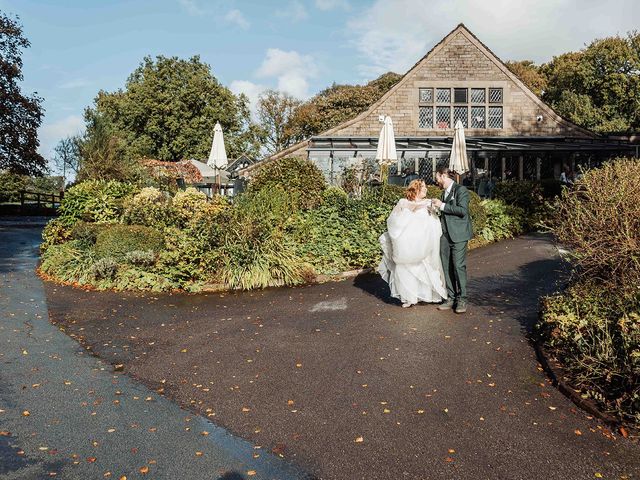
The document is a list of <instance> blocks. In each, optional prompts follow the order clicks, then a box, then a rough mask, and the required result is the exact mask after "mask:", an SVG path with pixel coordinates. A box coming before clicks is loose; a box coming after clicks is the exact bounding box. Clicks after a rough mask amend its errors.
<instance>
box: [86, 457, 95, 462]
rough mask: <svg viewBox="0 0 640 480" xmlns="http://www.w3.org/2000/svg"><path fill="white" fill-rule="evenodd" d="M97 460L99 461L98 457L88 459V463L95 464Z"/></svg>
mask: <svg viewBox="0 0 640 480" xmlns="http://www.w3.org/2000/svg"><path fill="white" fill-rule="evenodd" d="M96 460H97V458H96V457H88V458H87V462H89V463H94V462H95V461H96Z"/></svg>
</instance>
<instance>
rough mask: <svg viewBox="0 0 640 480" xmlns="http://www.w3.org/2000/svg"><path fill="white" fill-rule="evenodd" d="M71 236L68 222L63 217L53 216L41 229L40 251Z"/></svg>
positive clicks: (42, 251)
mask: <svg viewBox="0 0 640 480" xmlns="http://www.w3.org/2000/svg"><path fill="white" fill-rule="evenodd" d="M70 238H71V229H70V226H69V222H68V221H65V219H64V218H54V219H53V220H51V221H50V222H49V223H47V224H46V225H45V227H44V230H42V243H41V244H40V253H44V252H45V251H46V250H47V249H48V248H49V247H50V246H51V245H59V244H61V243H64V242H66V241H67V240H69V239H70Z"/></svg>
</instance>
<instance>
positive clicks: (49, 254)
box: [40, 240, 96, 285]
mask: <svg viewBox="0 0 640 480" xmlns="http://www.w3.org/2000/svg"><path fill="white" fill-rule="evenodd" d="M95 260H96V259H95V256H94V255H93V254H92V252H91V251H90V250H89V251H87V250H86V249H85V248H84V246H83V245H80V244H78V242H76V241H75V240H72V241H68V242H65V243H62V244H59V245H50V246H49V247H48V248H47V249H46V250H45V251H44V253H43V254H42V264H41V265H40V269H41V270H42V271H43V272H44V273H46V274H47V275H51V276H53V277H55V278H57V279H58V280H62V281H63V282H76V283H79V284H80V285H84V284H91V283H92V281H93V271H92V268H93V264H94V263H95Z"/></svg>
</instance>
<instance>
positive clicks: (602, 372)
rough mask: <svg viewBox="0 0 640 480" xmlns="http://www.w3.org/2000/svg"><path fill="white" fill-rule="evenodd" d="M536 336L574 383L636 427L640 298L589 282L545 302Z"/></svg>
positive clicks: (638, 418) (639, 388) (639, 408)
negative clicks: (631, 297)
mask: <svg viewBox="0 0 640 480" xmlns="http://www.w3.org/2000/svg"><path fill="white" fill-rule="evenodd" d="M537 331H538V335H540V336H541V338H542V339H543V340H544V341H545V342H546V344H547V345H548V346H549V347H550V348H551V350H552V352H553V354H554V355H555V356H556V357H557V358H558V360H560V361H561V362H562V365H563V367H564V368H565V369H566V372H567V374H568V376H569V378H570V379H571V382H572V384H573V385H572V386H573V387H574V388H576V389H579V390H580V391H581V393H582V395H583V396H584V397H587V398H592V399H594V400H595V401H596V402H597V403H598V404H599V405H600V407H601V408H602V409H603V410H605V411H609V412H614V413H615V414H616V415H617V416H618V417H619V418H620V419H621V420H626V421H630V422H634V423H635V424H637V425H640V297H638V298H636V299H635V301H632V302H629V301H625V300H624V299H622V298H621V297H620V296H618V294H617V292H615V291H613V292H612V291H611V290H609V289H608V288H607V287H605V286H603V285H601V284H598V283H596V282H593V281H582V282H579V283H576V284H574V285H572V286H571V287H570V288H569V289H567V291H566V292H565V293H564V294H561V295H555V296H552V297H547V298H545V299H544V300H543V304H542V315H541V320H540V322H539V324H538V325H537Z"/></svg>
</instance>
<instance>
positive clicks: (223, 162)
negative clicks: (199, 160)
mask: <svg viewBox="0 0 640 480" xmlns="http://www.w3.org/2000/svg"><path fill="white" fill-rule="evenodd" d="M207 165H209V166H210V167H212V168H215V169H223V168H225V167H226V166H227V151H226V150H225V148H224V136H223V134H222V127H221V126H220V122H216V126H215V127H214V129H213V143H212V144H211V152H210V153H209V160H207Z"/></svg>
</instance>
